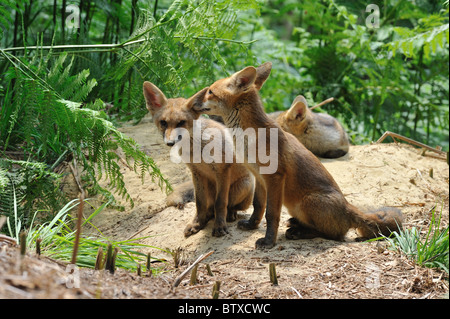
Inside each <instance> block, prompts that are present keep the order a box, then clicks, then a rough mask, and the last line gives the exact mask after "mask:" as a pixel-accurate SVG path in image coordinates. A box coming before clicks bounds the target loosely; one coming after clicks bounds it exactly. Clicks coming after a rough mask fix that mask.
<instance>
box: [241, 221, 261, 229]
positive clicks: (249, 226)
mask: <svg viewBox="0 0 450 319" xmlns="http://www.w3.org/2000/svg"><path fill="white" fill-rule="evenodd" d="M238 228H239V229H242V230H252V229H256V228H258V225H256V224H255V223H252V222H250V220H241V221H239V223H238Z"/></svg>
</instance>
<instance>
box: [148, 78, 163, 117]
mask: <svg viewBox="0 0 450 319" xmlns="http://www.w3.org/2000/svg"><path fill="white" fill-rule="evenodd" d="M144 97H145V101H146V103H147V109H148V110H149V111H150V112H151V113H152V114H153V113H155V112H156V111H157V110H159V109H161V108H162V107H164V106H166V104H167V98H166V96H165V95H164V93H163V92H161V90H160V89H158V87H157V86H156V85H154V84H153V83H150V82H147V81H145V82H144Z"/></svg>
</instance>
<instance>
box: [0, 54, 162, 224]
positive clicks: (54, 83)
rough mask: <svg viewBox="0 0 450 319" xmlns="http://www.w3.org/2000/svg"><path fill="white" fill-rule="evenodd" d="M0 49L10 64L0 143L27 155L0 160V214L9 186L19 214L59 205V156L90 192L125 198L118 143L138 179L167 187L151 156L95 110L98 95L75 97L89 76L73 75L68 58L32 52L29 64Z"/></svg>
mask: <svg viewBox="0 0 450 319" xmlns="http://www.w3.org/2000/svg"><path fill="white" fill-rule="evenodd" d="M2 54H3V55H4V56H5V57H6V58H7V59H8V60H9V61H11V63H12V64H13V67H11V68H9V69H8V71H7V74H6V79H7V82H6V87H7V88H8V89H7V92H6V94H5V95H4V96H3V97H2V98H1V102H2V109H1V110H0V114H1V117H2V119H9V120H2V121H1V130H0V149H2V150H3V152H4V154H5V155H6V156H8V154H11V151H15V152H18V151H19V150H20V152H19V154H20V153H22V152H23V154H21V156H22V157H23V158H26V159H27V160H26V161H14V160H10V159H8V158H5V159H2V160H1V161H0V164H1V165H0V170H1V171H2V176H3V178H2V181H3V180H5V176H8V174H9V180H10V183H9V184H10V185H9V187H8V185H5V182H2V187H3V188H4V189H5V191H4V192H2V193H1V195H0V203H2V206H1V207H0V213H1V214H6V215H10V214H11V212H8V207H11V206H10V205H8V202H10V200H11V186H13V187H14V188H15V189H17V190H19V198H20V199H21V203H20V207H21V210H23V211H24V214H25V216H27V215H29V212H30V211H33V210H36V209H40V210H50V209H51V208H54V206H55V205H59V204H60V203H61V201H60V199H61V197H62V198H63V196H62V194H61V192H60V191H59V185H58V183H59V181H60V177H61V176H60V175H57V174H54V173H53V171H54V169H55V168H56V167H57V166H58V165H59V164H60V163H61V162H62V161H71V159H75V161H76V162H77V163H79V164H81V165H82V168H83V174H84V176H83V177H84V180H87V181H89V184H88V185H86V186H87V187H88V188H89V190H90V192H91V193H96V192H101V193H102V194H103V195H105V196H106V197H107V198H108V199H112V198H114V196H113V192H114V193H116V194H117V195H119V196H122V197H125V198H126V199H127V200H129V201H130V202H131V203H132V199H131V197H130V195H129V194H128V192H127V190H126V186H125V183H124V181H123V175H122V173H121V171H120V166H119V162H120V161H121V160H122V159H121V157H120V156H119V155H118V154H117V152H116V151H117V150H118V149H120V150H121V151H122V152H123V154H124V156H125V159H124V160H126V161H127V163H128V164H129V165H131V166H132V167H134V170H135V171H136V172H138V173H140V175H141V177H142V179H143V180H144V177H145V175H147V174H149V175H150V176H151V178H152V180H153V181H154V182H158V184H159V186H160V187H161V188H164V187H169V183H168V181H167V180H165V179H164V178H163V177H162V175H161V173H160V171H159V169H158V168H157V167H156V165H155V163H154V162H153V160H152V159H151V158H150V157H148V156H147V155H146V154H145V153H144V152H143V151H141V150H140V148H139V145H137V144H136V142H135V141H134V140H132V139H130V138H128V137H126V136H124V135H123V134H122V133H121V132H120V131H118V130H117V129H116V128H115V127H114V125H113V124H112V123H111V122H110V121H108V120H107V116H106V114H105V113H104V112H102V111H100V109H101V108H102V107H103V103H102V101H101V100H96V101H94V102H93V103H89V104H83V103H82V101H83V100H84V99H85V98H86V96H87V95H88V94H89V93H90V91H91V90H92V88H93V87H94V86H95V85H96V81H95V80H88V76H89V72H88V71H81V72H80V73H78V74H76V75H72V73H71V71H72V66H73V58H72V59H71V61H69V63H67V61H66V58H67V55H66V54H61V55H60V56H59V57H58V58H57V59H56V60H54V61H52V62H51V59H50V56H49V55H48V56H45V57H42V56H34V58H33V59H31V62H28V61H27V59H26V58H23V59H19V58H16V57H14V56H12V55H10V54H8V53H6V52H2ZM69 99H70V100H69ZM132 162H133V163H132ZM80 168H81V167H80ZM6 172H7V173H6ZM103 176H104V177H107V178H108V179H109V183H108V189H106V188H104V187H102V186H100V184H99V180H100V179H101V178H102V177H103Z"/></svg>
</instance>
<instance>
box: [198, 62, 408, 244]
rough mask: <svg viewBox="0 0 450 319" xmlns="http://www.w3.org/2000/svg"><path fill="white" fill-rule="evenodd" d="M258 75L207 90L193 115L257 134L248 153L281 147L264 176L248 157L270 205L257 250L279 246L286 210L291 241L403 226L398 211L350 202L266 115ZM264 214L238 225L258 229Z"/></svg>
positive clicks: (242, 75)
mask: <svg viewBox="0 0 450 319" xmlns="http://www.w3.org/2000/svg"><path fill="white" fill-rule="evenodd" d="M271 68H272V64H271V63H266V64H263V65H262V66H260V67H259V68H258V69H259V70H261V69H265V70H266V73H267V74H269V73H270V70H271ZM256 76H257V70H256V69H255V68H254V67H247V68H245V69H244V70H242V71H240V72H237V73H235V74H234V75H232V76H231V77H229V78H225V79H222V80H219V81H217V82H215V83H214V84H212V85H211V86H210V87H209V88H206V90H205V89H204V90H203V91H202V92H200V93H199V94H200V95H199V96H198V98H197V99H196V100H195V101H194V109H195V110H197V111H199V112H204V113H207V114H212V115H219V116H221V117H222V118H223V119H224V122H225V124H226V126H228V127H232V128H235V129H242V130H247V129H254V130H255V131H256V132H258V133H257V136H256V140H257V141H258V143H253V144H252V145H250V144H248V145H247V148H245V152H248V151H249V150H250V149H251V148H250V147H255V148H259V147H260V145H264V148H265V150H267V149H269V144H270V143H273V142H274V141H275V142H277V151H278V152H275V154H271V156H276V157H278V166H277V170H276V172H275V173H273V174H262V173H260V172H261V171H260V169H261V167H262V166H264V165H265V164H264V163H263V162H261V161H259V160H257V161H256V163H251V162H250V161H248V158H247V162H246V163H245V164H246V166H247V167H248V168H249V170H251V171H252V173H253V174H254V175H255V176H256V178H257V184H258V183H259V184H260V185H261V187H260V188H262V193H261V190H260V191H258V187H257V190H256V192H255V197H256V196H257V195H258V197H259V198H266V199H267V201H264V203H267V210H266V221H267V229H266V234H265V237H264V238H260V239H258V240H257V242H256V247H262V248H264V247H267V248H270V247H273V246H274V245H275V242H276V239H277V233H278V226H279V222H280V214H281V207H282V205H284V206H285V207H286V208H287V210H288V212H289V214H290V215H291V216H292V217H293V218H291V219H290V222H289V229H288V230H287V231H286V237H287V238H288V239H300V238H314V237H324V238H329V239H334V240H343V239H344V236H345V234H346V233H347V232H348V230H349V229H350V228H356V229H357V230H358V232H359V233H360V235H361V237H363V238H372V237H374V236H376V235H377V234H378V233H382V234H384V235H390V234H391V232H392V231H396V230H398V229H399V228H400V227H402V214H401V212H400V211H399V210H397V209H391V208H382V209H379V210H377V211H374V212H370V213H363V212H362V211H360V210H359V209H358V208H356V207H355V206H353V205H351V204H350V203H348V202H347V200H346V199H345V197H344V195H343V194H342V192H341V190H340V189H339V186H338V185H337V184H336V182H335V181H334V179H333V177H332V176H331V175H330V174H329V173H328V171H327V170H326V169H325V167H324V166H323V165H322V163H321V162H320V161H319V160H318V159H317V157H316V156H314V155H313V154H312V153H311V152H310V151H308V150H307V149H306V148H305V147H304V146H303V145H302V144H301V143H300V142H299V141H298V140H297V139H296V138H295V137H294V136H293V135H292V134H290V133H287V132H284V131H283V130H282V129H281V128H280V127H279V126H278V124H277V123H276V122H275V121H274V120H272V119H270V118H269V117H268V116H267V115H266V113H264V108H263V104H262V101H261V98H260V96H259V94H258V87H257V85H255V79H256ZM258 128H265V129H266V131H269V129H270V132H274V131H275V132H277V135H276V136H275V138H274V137H273V136H272V135H271V134H260V133H259V132H260V130H258ZM257 151H258V150H257ZM257 153H258V154H259V152H257ZM245 155H246V154H244V157H245ZM236 156H237V154H236ZM264 210H265V209H264V207H263V208H262V209H255V210H254V212H253V214H252V215H251V217H250V219H249V220H242V221H240V222H239V223H238V227H239V228H241V229H246V230H249V229H256V228H257V227H258V225H259V224H260V222H261V219H262V217H263V214H264Z"/></svg>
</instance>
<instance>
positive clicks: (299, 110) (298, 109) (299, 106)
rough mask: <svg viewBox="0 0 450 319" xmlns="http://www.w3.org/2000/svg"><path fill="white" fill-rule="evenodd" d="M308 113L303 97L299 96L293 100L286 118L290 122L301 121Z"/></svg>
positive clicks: (306, 103)
mask: <svg viewBox="0 0 450 319" xmlns="http://www.w3.org/2000/svg"><path fill="white" fill-rule="evenodd" d="M307 111H308V102H306V99H305V97H304V96H302V95H299V96H297V97H296V98H295V100H294V102H293V103H292V106H291V108H290V109H289V111H288V117H289V118H290V119H292V120H300V121H301V120H303V119H304V118H305V115H306V112H307Z"/></svg>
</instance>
